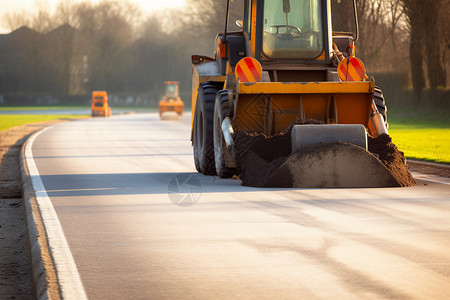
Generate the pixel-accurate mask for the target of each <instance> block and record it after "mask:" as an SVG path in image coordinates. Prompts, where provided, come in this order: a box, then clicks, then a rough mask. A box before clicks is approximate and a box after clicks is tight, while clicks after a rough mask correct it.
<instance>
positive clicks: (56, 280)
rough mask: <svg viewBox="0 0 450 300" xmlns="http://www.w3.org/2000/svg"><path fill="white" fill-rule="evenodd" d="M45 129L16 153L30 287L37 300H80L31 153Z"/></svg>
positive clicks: (82, 295) (73, 270) (73, 272)
mask: <svg viewBox="0 0 450 300" xmlns="http://www.w3.org/2000/svg"><path fill="white" fill-rule="evenodd" d="M49 128H51V126H50V127H45V128H43V129H42V130H39V131H37V132H35V133H34V134H32V135H31V136H30V137H29V138H28V139H27V141H26V142H25V143H24V145H23V146H22V149H21V152H20V168H21V176H22V186H23V201H24V206H25V214H26V222H27V231H28V239H29V246H30V254H31V274H32V285H33V286H32V288H33V291H34V296H35V298H36V299H38V300H44V299H45V300H46V299H51V300H60V299H76V300H84V299H87V295H86V292H85V290H84V287H83V284H82V282H81V279H80V277H79V273H78V270H77V267H76V265H75V261H74V259H73V257H72V253H71V252H70V248H69V246H68V244H67V241H66V238H65V236H64V232H63V230H62V227H61V224H60V222H59V218H58V216H57V215H56V211H55V210H54V207H53V204H52V203H51V200H50V198H49V197H48V195H47V192H46V190H45V187H44V185H43V183H42V179H41V177H40V175H39V171H38V170H37V167H36V165H35V162H34V160H33V155H32V152H31V146H32V145H33V142H34V140H35V138H36V137H37V136H39V135H40V134H41V133H42V132H44V131H46V130H47V129H49Z"/></svg>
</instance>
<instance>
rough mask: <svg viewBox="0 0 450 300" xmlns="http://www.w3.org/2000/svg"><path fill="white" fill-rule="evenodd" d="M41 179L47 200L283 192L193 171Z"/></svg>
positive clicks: (45, 177) (82, 175)
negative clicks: (109, 196) (249, 185)
mask: <svg viewBox="0 0 450 300" xmlns="http://www.w3.org/2000/svg"><path fill="white" fill-rule="evenodd" d="M41 179H42V182H43V183H44V186H45V189H46V191H47V194H48V196H49V197H76V196H108V195H144V194H167V193H172V192H176V191H177V190H178V191H179V192H180V193H181V192H183V191H186V192H189V191H190V190H192V189H196V190H200V191H201V193H223V192H228V193H236V192H256V191H268V190H285V189H267V188H264V189H263V188H252V187H246V186H242V185H241V181H240V180H237V179H222V178H219V177H217V176H205V175H202V174H199V173H196V172H181V173H175V172H173V173H118V174H74V175H72V174H70V175H69V174H68V175H42V176H41ZM290 190H292V189H290Z"/></svg>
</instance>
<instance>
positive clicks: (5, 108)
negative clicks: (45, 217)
mask: <svg viewBox="0 0 450 300" xmlns="http://www.w3.org/2000/svg"><path fill="white" fill-rule="evenodd" d="M85 108H86V106H0V111H18V110H72V109H85ZM87 108H88V109H90V107H89V106H88V107H87Z"/></svg>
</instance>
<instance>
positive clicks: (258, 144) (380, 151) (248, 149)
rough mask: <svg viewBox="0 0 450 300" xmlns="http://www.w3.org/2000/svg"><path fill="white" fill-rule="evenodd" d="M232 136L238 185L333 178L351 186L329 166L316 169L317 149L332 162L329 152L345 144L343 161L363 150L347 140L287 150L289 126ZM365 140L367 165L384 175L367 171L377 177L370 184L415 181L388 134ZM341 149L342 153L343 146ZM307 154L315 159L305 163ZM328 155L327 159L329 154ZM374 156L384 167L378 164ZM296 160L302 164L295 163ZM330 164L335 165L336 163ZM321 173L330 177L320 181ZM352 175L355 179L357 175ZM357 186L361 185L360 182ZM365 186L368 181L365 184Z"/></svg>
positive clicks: (284, 184) (318, 161)
mask: <svg viewBox="0 0 450 300" xmlns="http://www.w3.org/2000/svg"><path fill="white" fill-rule="evenodd" d="M234 140H235V146H236V154H237V155H236V163H237V165H238V172H239V178H240V179H241V180H242V185H245V186H253V187H300V186H305V185H306V186H307V185H308V184H310V182H314V183H312V186H310V187H322V186H323V187H329V186H330V180H331V181H333V180H335V182H336V186H342V187H344V186H348V187H351V186H352V185H346V184H347V183H348V180H350V181H351V179H348V178H347V183H339V180H336V178H334V179H333V175H335V174H333V173H332V172H333V171H332V170H328V169H326V168H325V169H323V170H317V167H319V168H320V166H321V159H317V155H316V154H317V153H319V152H320V153H323V154H324V155H325V156H328V157H331V161H332V162H333V164H334V161H333V158H332V157H333V156H332V154H333V153H335V152H339V150H340V149H342V148H343V147H347V148H346V149H348V155H347V157H348V158H347V163H348V164H352V163H353V158H352V155H354V156H355V157H357V156H358V153H361V152H364V153H365V151H364V150H362V148H359V147H356V146H354V145H351V144H346V143H334V144H320V145H317V146H314V147H306V148H304V149H300V150H297V151H296V152H295V153H292V154H291V130H290V129H289V130H286V131H283V132H281V133H279V134H276V135H273V136H266V135H264V134H259V133H249V132H238V133H237V134H236V135H235V136H234ZM368 144H369V151H370V152H372V154H373V157H372V156H370V155H367V156H368V158H367V159H368V160H369V161H370V163H371V164H372V165H373V166H374V167H375V168H373V169H372V168H369V169H370V170H381V171H382V173H384V175H383V176H384V177H385V178H383V179H381V177H383V176H380V179H379V178H378V174H377V173H376V172H378V171H373V172H375V174H371V176H372V178H375V180H376V181H379V183H371V184H374V186H377V184H379V186H412V185H415V182H414V179H413V178H412V176H411V173H410V172H409V171H408V169H407V167H406V165H405V163H404V162H405V158H404V155H403V153H402V152H400V151H399V150H398V149H397V147H396V146H395V145H394V144H393V143H392V141H391V139H390V137H389V136H380V137H378V138H370V137H369V140H368ZM357 148H358V149H357ZM358 151H359V152H358ZM342 152H343V153H344V154H346V153H347V150H345V151H342ZM330 155H331V156H330ZM308 157H315V158H316V159H315V160H316V163H314V164H309V162H310V161H309V160H308ZM325 158H326V157H324V159H325ZM328 159H329V161H330V158H328ZM378 159H379V160H380V161H381V162H382V163H383V165H384V166H385V167H386V168H384V167H382V166H379V165H380V164H379V162H378ZM355 161H357V160H355ZM336 163H338V164H339V163H341V164H342V163H343V162H339V161H338V162H336ZM299 164H302V165H301V166H299ZM334 167H335V168H336V166H334ZM356 167H358V166H356ZM338 168H339V171H340V172H337V173H341V172H343V171H342V170H343V169H346V167H338ZM359 168H360V171H359V172H364V173H370V170H369V171H367V170H365V169H364V166H359ZM382 169H383V170H382ZM362 170H364V171H362ZM344 171H345V170H344ZM320 172H322V173H320ZM300 173H301V174H300ZM335 176H338V175H335ZM322 177H323V178H325V177H329V178H331V179H323V180H324V181H326V180H328V182H324V183H321V182H320V181H321V179H320V178H322ZM341 177H342V176H341ZM354 178H355V179H357V177H354ZM338 179H339V178H338ZM341 179H342V178H341ZM342 184H344V185H342ZM331 186H333V182H331ZM357 186H361V187H363V185H357ZM369 186H370V185H368V186H367V187H369Z"/></svg>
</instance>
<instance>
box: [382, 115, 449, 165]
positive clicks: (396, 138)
mask: <svg viewBox="0 0 450 300" xmlns="http://www.w3.org/2000/svg"><path fill="white" fill-rule="evenodd" d="M388 119H389V120H388V121H389V135H390V136H391V137H392V142H393V143H394V144H395V145H397V147H398V149H400V150H401V151H403V152H404V153H405V156H406V157H407V158H412V159H417V160H424V161H431V162H438V163H445V164H450V120H449V118H448V117H447V116H446V115H445V114H444V113H442V114H428V115H425V114H424V115H422V116H420V114H417V113H413V114H396V113H393V114H390V115H389V118H388Z"/></svg>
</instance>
